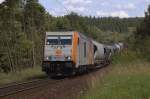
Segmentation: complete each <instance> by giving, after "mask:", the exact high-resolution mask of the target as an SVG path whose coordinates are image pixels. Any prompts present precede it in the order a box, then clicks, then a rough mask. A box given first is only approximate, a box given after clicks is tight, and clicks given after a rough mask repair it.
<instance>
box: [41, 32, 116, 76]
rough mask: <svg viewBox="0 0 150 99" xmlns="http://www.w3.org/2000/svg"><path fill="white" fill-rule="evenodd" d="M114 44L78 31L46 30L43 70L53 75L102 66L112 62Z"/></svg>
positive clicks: (64, 74)
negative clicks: (102, 41) (99, 40)
mask: <svg viewBox="0 0 150 99" xmlns="http://www.w3.org/2000/svg"><path fill="white" fill-rule="evenodd" d="M114 46H115V45H112V46H110V45H109V46H107V45H105V44H101V43H98V42H96V41H94V40H92V39H91V38H88V37H86V36H85V35H83V34H82V33H79V32H76V31H70V32H46V36H45V45H44V57H43V64H42V70H43V71H44V72H45V73H46V74H47V75H49V76H50V77H53V76H58V75H63V76H68V75H72V74H77V73H81V72H85V71H88V70H90V69H94V68H100V67H102V66H105V65H107V64H109V63H110V59H111V55H112V53H115V52H114V50H115V48H116V50H117V47H114ZM112 49H113V50H112Z"/></svg>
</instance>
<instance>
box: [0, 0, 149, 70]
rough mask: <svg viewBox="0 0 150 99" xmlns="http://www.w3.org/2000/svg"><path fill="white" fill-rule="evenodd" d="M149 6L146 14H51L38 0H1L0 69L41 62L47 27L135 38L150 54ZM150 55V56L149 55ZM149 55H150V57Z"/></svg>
mask: <svg viewBox="0 0 150 99" xmlns="http://www.w3.org/2000/svg"><path fill="white" fill-rule="evenodd" d="M149 27H150V7H149V9H148V11H147V12H146V13H145V18H138V17H136V18H119V17H93V16H81V15H78V14H77V13H74V12H70V14H68V15H65V16H60V17H55V16H52V15H51V14H50V13H48V12H47V11H46V10H45V8H44V7H43V6H42V5H41V4H40V3H39V2H38V0H26V2H25V3H24V2H23V0H5V2H3V3H1V4H0V72H4V73H9V72H16V71H21V70H23V69H25V68H29V67H35V66H41V63H42V55H43V49H42V48H43V45H44V36H45V32H46V31H73V30H75V31H79V32H81V33H84V34H85V35H87V36H88V37H91V38H92V39H95V40H97V41H99V42H102V43H107V44H112V43H116V42H126V43H131V42H132V44H131V45H132V49H133V50H136V51H138V52H143V51H144V53H142V55H147V53H149V54H150V48H149V44H150V40H149V37H150V28H149ZM149 58H150V57H149ZM149 58H148V56H147V59H149Z"/></svg>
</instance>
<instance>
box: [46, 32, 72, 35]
mask: <svg viewBox="0 0 150 99" xmlns="http://www.w3.org/2000/svg"><path fill="white" fill-rule="evenodd" d="M73 33H74V31H67V32H64V31H63V32H46V35H72V34H73Z"/></svg>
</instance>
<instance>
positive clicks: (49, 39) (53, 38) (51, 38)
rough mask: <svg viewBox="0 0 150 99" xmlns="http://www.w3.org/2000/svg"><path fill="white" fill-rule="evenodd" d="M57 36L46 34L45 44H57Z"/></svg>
mask: <svg viewBox="0 0 150 99" xmlns="http://www.w3.org/2000/svg"><path fill="white" fill-rule="evenodd" d="M58 44H59V41H58V37H57V36H48V37H47V40H46V45H58Z"/></svg>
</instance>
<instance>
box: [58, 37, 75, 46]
mask: <svg viewBox="0 0 150 99" xmlns="http://www.w3.org/2000/svg"><path fill="white" fill-rule="evenodd" d="M60 43H61V45H71V44H72V37H71V36H61V37H60Z"/></svg>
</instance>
